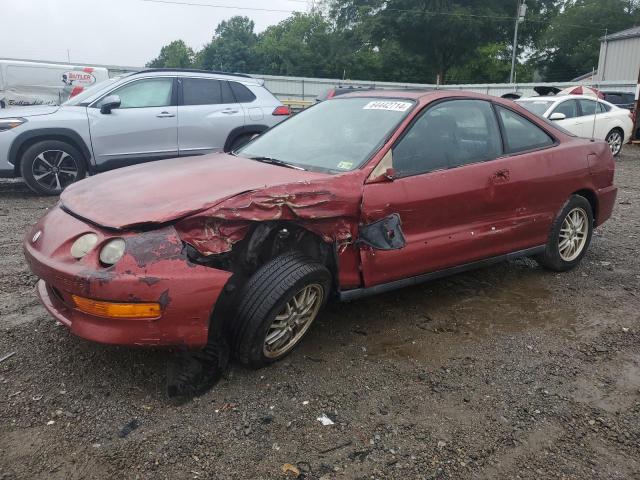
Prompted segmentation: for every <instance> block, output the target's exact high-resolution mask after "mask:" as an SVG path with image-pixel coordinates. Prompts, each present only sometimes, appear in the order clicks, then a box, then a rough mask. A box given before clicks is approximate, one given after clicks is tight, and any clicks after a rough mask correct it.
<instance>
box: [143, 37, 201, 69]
mask: <svg viewBox="0 0 640 480" xmlns="http://www.w3.org/2000/svg"><path fill="white" fill-rule="evenodd" d="M194 58H195V55H194V53H193V50H192V49H191V48H190V47H188V46H187V45H186V44H185V43H184V42H183V41H182V40H175V41H173V42H171V43H170V44H169V45H165V46H164V47H162V49H161V50H160V55H158V57H157V58H155V59H154V60H151V61H150V62H149V63H147V67H150V68H192V67H193V62H194Z"/></svg>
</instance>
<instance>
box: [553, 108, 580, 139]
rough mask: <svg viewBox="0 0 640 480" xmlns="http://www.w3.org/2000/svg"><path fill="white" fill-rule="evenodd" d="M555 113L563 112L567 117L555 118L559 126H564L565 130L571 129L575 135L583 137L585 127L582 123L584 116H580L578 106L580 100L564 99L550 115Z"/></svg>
mask: <svg viewBox="0 0 640 480" xmlns="http://www.w3.org/2000/svg"><path fill="white" fill-rule="evenodd" d="M554 113H562V114H563V115H564V116H565V118H564V119H563V120H554V122H555V123H557V124H558V125H559V126H561V127H562V128H564V129H565V130H568V131H570V132H571V133H573V134H574V135H578V136H579V137H582V136H583V135H582V134H583V131H584V130H583V127H582V123H583V121H584V118H582V117H581V116H580V110H579V108H578V102H577V101H576V100H575V99H570V100H564V101H563V102H560V103H559V104H557V105H556V106H555V107H554V109H553V110H552V111H551V113H550V114H549V116H551V115H553V114H554Z"/></svg>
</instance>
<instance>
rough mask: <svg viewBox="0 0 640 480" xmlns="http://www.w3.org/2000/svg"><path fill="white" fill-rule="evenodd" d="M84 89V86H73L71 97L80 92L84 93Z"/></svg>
mask: <svg viewBox="0 0 640 480" xmlns="http://www.w3.org/2000/svg"><path fill="white" fill-rule="evenodd" d="M83 91H84V87H78V86H76V87H73V90H71V93H70V94H69V98H73V97H75V96H76V95H78V94H79V93H82V92H83Z"/></svg>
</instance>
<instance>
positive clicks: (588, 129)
mask: <svg viewBox="0 0 640 480" xmlns="http://www.w3.org/2000/svg"><path fill="white" fill-rule="evenodd" d="M578 105H579V107H580V115H581V118H582V135H580V136H581V137H587V138H591V137H594V138H598V139H600V140H604V138H605V137H606V136H607V133H609V131H610V130H611V128H612V126H611V114H610V113H609V111H608V110H607V108H606V104H604V103H600V102H596V101H595V100H590V99H588V98H581V99H579V100H578Z"/></svg>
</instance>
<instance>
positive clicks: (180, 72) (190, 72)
mask: <svg viewBox="0 0 640 480" xmlns="http://www.w3.org/2000/svg"><path fill="white" fill-rule="evenodd" d="M166 74H175V75H177V76H179V77H187V76H188V77H202V78H207V77H213V78H217V79H224V80H235V81H237V82H241V83H248V84H253V85H262V84H263V83H264V82H263V81H262V80H260V79H258V78H254V77H252V76H250V75H245V74H243V73H229V72H219V71H215V70H197V69H192V68H147V69H145V70H140V71H138V72H133V73H131V74H129V75H127V77H132V76H136V75H145V76H162V75H166Z"/></svg>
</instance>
